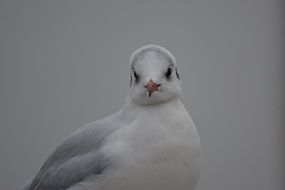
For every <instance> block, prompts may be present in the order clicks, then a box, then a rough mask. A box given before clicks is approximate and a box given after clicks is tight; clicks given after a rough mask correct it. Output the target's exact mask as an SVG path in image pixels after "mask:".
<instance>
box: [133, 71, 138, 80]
mask: <svg viewBox="0 0 285 190" xmlns="http://www.w3.org/2000/svg"><path fill="white" fill-rule="evenodd" d="M134 77H135V81H136V82H138V81H139V75H138V74H137V72H136V71H135V70H134Z"/></svg>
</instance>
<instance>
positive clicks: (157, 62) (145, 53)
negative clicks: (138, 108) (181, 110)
mask: <svg viewBox="0 0 285 190" xmlns="http://www.w3.org/2000/svg"><path fill="white" fill-rule="evenodd" d="M130 80H131V81H130V91H129V94H130V97H131V99H132V100H133V101H134V102H136V103H138V104H141V105H150V104H159V103H163V102H167V101H169V100H171V99H173V98H176V97H179V96H180V95H181V91H182V90H181V81H180V76H179V74H178V73H177V68H176V64H175V58H174V57H173V55H172V54H171V53H170V52H169V51H167V50H166V49H164V48H162V47H159V46H155V45H149V46H146V47H144V48H142V49H139V50H137V51H136V52H135V53H134V54H133V55H132V57H131V79H130Z"/></svg>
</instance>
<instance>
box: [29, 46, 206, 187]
mask: <svg viewBox="0 0 285 190" xmlns="http://www.w3.org/2000/svg"><path fill="white" fill-rule="evenodd" d="M180 94H181V81H180V76H179V75H178V73H177V68H176V63H175V59H174V57H173V55H172V54H171V53H170V52H169V51H167V50H166V49H164V48H162V47H160V46H157V45H148V46H145V47H142V48H140V49H139V50H137V51H136V52H135V53H134V54H133V55H132V57H131V83H130V90H129V94H128V97H127V99H126V102H125V105H124V106H123V108H122V109H121V110H120V111H119V112H117V113H116V114H114V115H112V116H109V117H107V118H104V119H101V120H98V121H95V122H93V123H91V124H89V125H87V126H85V127H82V128H80V129H79V130H77V131H76V132H74V133H73V134H72V135H71V136H70V137H68V138H67V139H66V140H65V141H64V143H63V144H62V145H60V146H59V147H58V148H57V149H56V150H55V152H54V153H53V154H52V155H51V156H50V157H49V159H48V160H47V161H46V162H45V164H44V165H43V167H42V168H41V170H40V171H39V172H38V174H37V175H36V177H35V178H34V179H33V180H32V181H31V182H30V183H29V184H28V185H27V186H26V187H25V189H26V190H47V189H49V190H51V189H63V190H158V189H163V190H186V189H187V190H194V188H195V186H196V184H197V181H198V176H199V169H198V161H199V153H200V140H199V136H198V133H197V131H196V128H195V126H194V124H193V122H192V119H191V117H190V116H189V114H188V112H187V110H186V109H185V108H184V106H183V104H182V103H181V101H180Z"/></svg>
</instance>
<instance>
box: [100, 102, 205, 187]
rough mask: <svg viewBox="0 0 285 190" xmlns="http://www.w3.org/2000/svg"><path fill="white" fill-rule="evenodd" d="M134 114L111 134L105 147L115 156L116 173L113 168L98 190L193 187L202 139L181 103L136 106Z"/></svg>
mask: <svg viewBox="0 0 285 190" xmlns="http://www.w3.org/2000/svg"><path fill="white" fill-rule="evenodd" d="M133 114H134V115H133V116H128V117H133V120H131V122H130V123H129V124H128V125H125V126H124V127H122V128H121V129H120V130H118V131H117V132H116V133H114V134H113V135H112V136H110V138H109V140H108V142H107V143H106V146H105V147H104V148H103V151H105V152H108V153H109V156H111V157H114V160H113V161H112V162H113V163H114V164H115V167H116V169H115V171H116V172H112V170H111V171H110V173H109V174H108V176H109V177H108V179H105V180H102V181H101V183H100V187H97V188H96V190H97V189H100V190H101V189H108V190H109V189H113V187H116V189H124V190H134V189H135V190H146V189H147V190H155V189H159V188H162V187H164V190H168V189H169V190H170V189H175V190H180V189H181V190H182V189H185V188H186V187H187V189H189V190H192V189H193V188H194V187H195V186H196V184H197V178H198V176H199V172H198V168H197V167H198V166H197V165H198V163H197V159H198V156H199V152H200V141H199V136H198V133H197V131H196V129H195V126H194V124H193V122H192V119H191V117H190V116H189V114H188V112H187V111H186V110H185V108H184V106H183V105H182V103H181V102H180V101H179V100H173V101H171V102H169V103H167V104H165V105H162V106H157V107H156V108H151V109H149V108H148V107H145V108H143V109H141V108H140V109H135V111H134V112H133ZM128 119H129V118H128ZM114 183H115V184H114ZM166 184H167V185H166ZM97 185H98V184H97ZM165 187H168V189H165Z"/></svg>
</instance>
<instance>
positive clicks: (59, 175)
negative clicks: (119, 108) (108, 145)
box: [24, 121, 116, 190]
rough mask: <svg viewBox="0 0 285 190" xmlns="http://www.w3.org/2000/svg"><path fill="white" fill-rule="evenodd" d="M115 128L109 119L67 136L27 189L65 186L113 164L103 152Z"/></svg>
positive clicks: (54, 189) (61, 189)
mask: <svg viewBox="0 0 285 190" xmlns="http://www.w3.org/2000/svg"><path fill="white" fill-rule="evenodd" d="M115 130H116V126H114V124H113V123H110V122H106V121H104V122H94V123H91V124H89V125H87V126H85V127H83V128H80V129H79V130H77V131H76V132H75V133H73V134H72V135H71V136H70V137H69V138H67V139H66V140H65V141H64V142H63V143H62V144H61V145H60V146H59V147H58V148H57V149H56V150H55V151H54V152H53V153H52V154H51V155H50V157H49V158H48V159H47V160H46V162H45V163H44V164H43V166H42V167H41V169H40V170H39V172H38V173H37V175H36V176H35V178H34V179H33V180H32V181H31V182H30V183H29V184H28V185H27V186H26V187H25V188H24V190H66V189H68V188H69V187H71V186H72V185H75V184H77V183H80V182H82V181H84V180H85V179H86V178H87V177H90V176H94V175H95V176H96V175H100V174H102V173H103V171H104V169H105V168H106V167H109V166H110V163H109V162H108V158H106V157H105V156H104V155H102V153H100V151H99V150H100V147H102V144H103V142H104V139H105V137H107V136H109V135H110V134H112V133H113V132H114V131H115Z"/></svg>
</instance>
